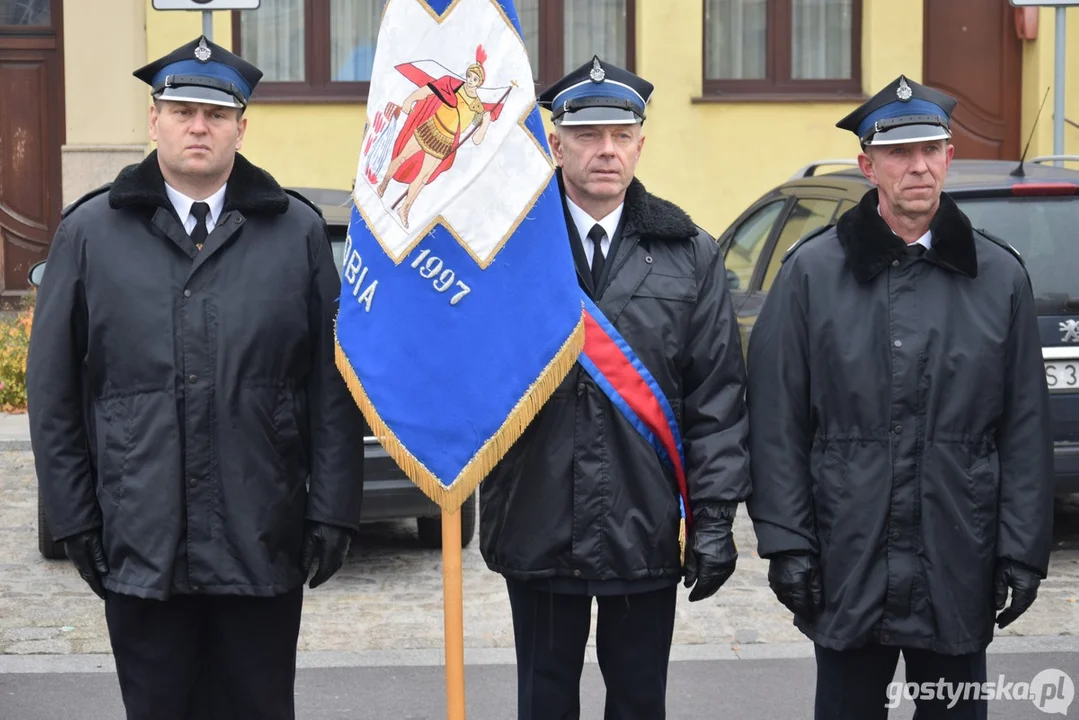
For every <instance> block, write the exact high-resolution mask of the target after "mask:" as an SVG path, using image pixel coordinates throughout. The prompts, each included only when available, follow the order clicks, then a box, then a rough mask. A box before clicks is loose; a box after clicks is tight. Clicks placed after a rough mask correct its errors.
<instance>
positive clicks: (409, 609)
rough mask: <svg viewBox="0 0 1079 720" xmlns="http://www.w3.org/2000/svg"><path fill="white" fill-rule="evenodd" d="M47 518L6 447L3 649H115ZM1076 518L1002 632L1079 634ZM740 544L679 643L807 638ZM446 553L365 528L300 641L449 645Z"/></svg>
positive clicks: (491, 641) (489, 638)
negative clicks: (41, 540) (41, 522)
mask: <svg viewBox="0 0 1079 720" xmlns="http://www.w3.org/2000/svg"><path fill="white" fill-rule="evenodd" d="M1073 518H1074V516H1070V517H1069V518H1068V519H1069V521H1070V520H1072V519H1073ZM36 519H37V493H36V480H35V477H34V470H33V459H32V456H31V454H30V453H29V452H3V453H0V654H51V653H58V654H66V653H79V654H82V653H108V652H109V644H108V636H107V633H106V628H105V620H104V613H103V610H102V604H101V602H100V601H99V600H98V599H97V598H96V597H95V596H94V595H92V594H91V592H90V590H89V589H88V588H87V587H86V586H85V584H84V583H83V582H82V580H81V579H80V578H79V577H78V575H77V574H76V573H75V571H74V569H73V568H72V567H71V566H70V564H69V563H68V562H66V561H47V560H44V559H42V557H41V556H40V554H39V553H38V550H37V535H36V533H37V526H36ZM1074 525H1075V523H1074V522H1073V523H1072V527H1065V528H1064V529H1063V530H1062V533H1063V536H1064V539H1065V541H1064V542H1061V541H1058V543H1057V547H1058V550H1057V551H1056V552H1055V554H1054V557H1053V561H1052V567H1051V570H1050V578H1049V580H1048V581H1047V582H1046V583H1044V584H1043V585H1042V590H1041V592H1040V594H1039V597H1038V600H1037V602H1036V603H1035V604H1034V607H1033V608H1032V609H1031V610H1030V611H1029V612H1028V613H1027V614H1026V615H1025V616H1024V617H1023V618H1021V619H1020V620H1019V621H1018V622H1016V623H1015V624H1014V625H1013V626H1012V627H1009V628H1008V629H1007V630H1005V631H1003V632H1002V633H1001V634H1002V635H1028V636H1033V635H1060V634H1073V635H1079V603H1077V602H1076V598H1077V595H1079V544H1077V543H1076V542H1074V536H1075V534H1076V533H1075V530H1076V529H1077V528H1075V527H1074ZM1069 533H1070V534H1069ZM1059 534H1061V533H1058V535H1059ZM738 544H739V548H740V549H741V559H740V561H739V566H738V571H737V572H736V573H735V575H734V577H732V578H731V580H730V581H729V582H728V583H727V585H726V586H725V587H724V588H723V589H722V590H720V592H719V593H718V595H717V596H715V597H713V598H711V599H709V600H707V601H705V602H702V603H695V604H692V605H691V604H690V603H689V602H687V601H686V596H687V594H688V591H685V590H681V591H680V601H679V608H678V621H677V624H676V626H675V638H674V642H675V645H676V646H692V645H724V644H730V645H733V646H741V645H749V644H755V643H787V642H797V641H801V640H804V637H803V636H802V635H801V633H799V632H798V631H797V630H796V629H795V628H794V627H793V626H792V625H791V622H790V619H789V613H788V612H787V611H786V610H785V608H783V607H782V606H781V605H779V603H778V602H777V601H776V600H775V599H774V598H773V596H772V594H771V592H770V590H769V589H768V585H767V563H766V562H765V561H763V560H760V559H759V558H757V557H756V556H755V554H754V553H753V548H754V541H753V534H752V529H751V527H750V524H749V522H748V520H747V518H746V516H745V512H744V509H743V511H742V512H741V514H740V515H739V522H738ZM441 561H442V558H441V554H440V553H439V552H437V551H432V550H426V549H421V548H420V546H419V542H418V540H417V538H416V531H415V526H414V524H413V523H404V522H401V523H382V524H374V525H366V526H364V530H363V533H362V535H361V537H360V539H359V541H358V542H357V543H356V544H355V545H354V550H353V553H352V556H351V557H350V559H349V562H348V563H347V565H346V566H345V567H344V568H343V569H342V571H341V572H340V573H339V574H338V575H337V576H336V577H335V578H334V579H333V580H331V581H330V582H329V583H327V584H326V585H324V586H322V587H320V588H318V589H317V590H314V591H308V594H307V598H306V601H305V604H304V616H303V625H302V628H301V632H300V650H301V651H332V650H337V651H360V652H362V651H378V650H413V649H424V650H437V649H440V648H441V647H442V642H443V640H442V638H443V616H442V565H441ZM463 573H464V606H465V610H464V620H465V645H466V647H467V648H469V649H474V648H505V649H512V647H513V632H512V626H511V623H510V614H509V604H508V602H507V599H506V592H505V585H504V583H503V581H502V579H501V577H500V576H499V575H496V574H494V573H492V572H490V571H489V570H487V568H486V566H485V565H484V563H483V560H482V558H481V557H480V553H479V550H478V543H477V542H476V541H475V540H474V541H473V542H472V543H471V544H470V546H469V547H468V548H466V549H465V551H464V553H463Z"/></svg>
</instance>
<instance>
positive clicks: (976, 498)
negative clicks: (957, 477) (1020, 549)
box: [966, 447, 1000, 544]
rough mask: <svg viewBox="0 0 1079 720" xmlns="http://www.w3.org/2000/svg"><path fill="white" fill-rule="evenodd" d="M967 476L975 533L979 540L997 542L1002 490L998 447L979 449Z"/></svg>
mask: <svg viewBox="0 0 1079 720" xmlns="http://www.w3.org/2000/svg"><path fill="white" fill-rule="evenodd" d="M966 476H967V484H968V488H969V490H970V499H971V518H972V521H973V530H974V534H975V536H976V537H977V538H978V539H979V540H983V541H985V542H987V543H990V542H991V543H993V544H995V542H996V524H997V507H998V503H997V500H998V496H999V490H1000V468H999V466H998V455H997V451H996V449H995V448H992V447H983V448H981V449H979V450H978V451H977V452H976V453H975V455H974V458H973V462H972V463H971V464H970V466H969V467H968V468H967V470H966Z"/></svg>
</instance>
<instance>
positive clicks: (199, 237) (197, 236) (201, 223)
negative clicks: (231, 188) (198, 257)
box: [191, 202, 210, 250]
mask: <svg viewBox="0 0 1079 720" xmlns="http://www.w3.org/2000/svg"><path fill="white" fill-rule="evenodd" d="M191 214H192V215H194V216H195V221H196V222H195V229H194V230H192V231H191V239H192V240H193V241H194V242H195V247H197V248H198V249H199V250H202V245H203V243H205V242H206V236H207V235H209V234H210V233H209V232H207V230H206V217H207V216H208V215H209V214H210V206H209V205H207V204H206V203H204V202H197V203H192V205H191Z"/></svg>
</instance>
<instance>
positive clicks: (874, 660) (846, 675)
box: [815, 644, 989, 720]
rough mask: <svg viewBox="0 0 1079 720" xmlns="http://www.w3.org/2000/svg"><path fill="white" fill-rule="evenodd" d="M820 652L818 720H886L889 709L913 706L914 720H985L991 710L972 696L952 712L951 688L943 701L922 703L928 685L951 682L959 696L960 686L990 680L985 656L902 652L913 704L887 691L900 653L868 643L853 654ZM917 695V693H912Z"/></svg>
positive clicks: (817, 699)
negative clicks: (903, 705)
mask: <svg viewBox="0 0 1079 720" xmlns="http://www.w3.org/2000/svg"><path fill="white" fill-rule="evenodd" d="M816 652H817V698H816V715H815V719H816V720H850V719H852V718H857V719H858V720H885V719H886V718H887V717H888V709H889V705H891V706H896V705H897V704H899V703H911V702H913V703H915V707H916V710H915V713H914V720H939V719H942V718H947V720H986V717H987V714H988V711H989V708H988V703H986V701H985V700H984V699H981V698H980V697H979V699H974V695H973V693H971V694H969V695H966V698H965V699H963V698H960V699H959V700H957V702H956V703H955V705H954V706H953V707H951V708H949V707H948V705H949V704H950V702H951V701H950V700H949V699H948V697H949V695H948V690H947V685H945V686H944V693H943V695H941V697H943V698H944V699H943V700H938V699H935V698H932V699H926V698H922V697H920V696H921V694H922V693H921V690H922V689H924V687H923V686H924V685H925V684H932V685H936V686H937V689H940V684H939V683H940V681H941V680H943V681H944V683H946V684H947V683H950V684H952V686H953V687H956V690H957V691H958V690H959V689H960V688H962V687H963V686H962V683H973V682H977V683H984V682H985V681H986V668H985V653H984V652H979V653H971V654H969V655H941V654H939V653H934V652H930V651H928V650H913V649H910V648H904V649H903V650H902V653H903V661H904V663H905V664H906V669H907V672H906V675H907V679H906V683H904V685H907V684H910V683H915V684H917V685H918V686H919V692H918V693H913V692H912V693H911V695H917V696H918V697H915V699H914V700H911V699H909V697H910V695H907V694H903V695H902V696H900V695H899V694H898V692H897V691H898V690H899V687H898V685H894V686H892V688H889V685H890V684H891V683H892V681H893V677H894V676H895V668H896V664H897V663H898V662H899V653H900V649H899V648H897V647H885V646H882V645H877V644H870V645H868V646H866V647H863V648H858V649H855V650H842V651H836V650H828V649H827V648H823V647H821V646H820V645H817V646H816ZM911 689H912V690H913V688H911Z"/></svg>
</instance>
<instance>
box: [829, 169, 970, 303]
mask: <svg viewBox="0 0 1079 720" xmlns="http://www.w3.org/2000/svg"><path fill="white" fill-rule="evenodd" d="M878 202H879V199H878V195H877V189H876V188H873V189H872V190H870V191H869V192H867V193H866V194H865V195H864V196H863V197H862V200H861V202H859V203H858V205H857V206H855V207H853V208H851V209H850V210H849V211H847V212H846V213H844V214H843V215H842V217H840V218H839V222H838V223H836V232H837V234H838V235H839V243H840V245H842V246H843V250H844V252H845V253H846V255H847V263H848V265H849V266H850V268H851V272H853V273H854V277H855V278H857V279H858V281H859V282H868V281H869V280H872V279H873V278H874V277H875V276H876V275H877V273H879V272H880V271H882V270H884V268H886V267H888V265H889V264H891V262H892V261H893V260H895V259H898V258H900V257H901V256H902V255H903V253H904V251H905V249H906V244H905V243H904V242H903V240H902V239H901V238H900V237H899V236H898V235H896V234H895V233H893V232H892V231H891V229H890V228H889V227H888V224H887V223H886V222H884V218H882V217H881V216H880V213H879V212H877V203H878ZM929 229H930V230H931V231H932V232H933V249H932V250H931V251H930V252H929V254H928V255H926V259H927V260H930V261H932V262H935V263H936V264H937V265H941V266H942V267H945V268H947V269H949V270H953V271H955V272H959V273H962V274H964V275H967V276H969V277H972V278H973V277H977V275H978V256H977V253H976V252H975V249H974V231H973V230H972V229H971V226H970V220H968V219H967V216H966V215H964V214H963V213H962V212H961V211H960V210H959V206H957V205H956V204H955V201H954V200H952V199H951V198H950V197H948V195H947V194H946V193H941V194H940V207H939V208H938V209H937V214H936V215H935V216H934V217H933V220H932V222H930V223H929Z"/></svg>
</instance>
